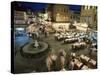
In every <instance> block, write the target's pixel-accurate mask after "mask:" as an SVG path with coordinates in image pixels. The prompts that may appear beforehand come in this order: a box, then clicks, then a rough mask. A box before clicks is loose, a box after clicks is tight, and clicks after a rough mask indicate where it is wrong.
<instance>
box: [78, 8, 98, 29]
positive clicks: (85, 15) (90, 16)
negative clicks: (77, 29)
mask: <svg viewBox="0 0 100 75" xmlns="http://www.w3.org/2000/svg"><path fill="white" fill-rule="evenodd" d="M80 22H82V23H87V24H88V26H89V27H90V28H94V27H96V26H97V7H96V6H82V7H81V16H80Z"/></svg>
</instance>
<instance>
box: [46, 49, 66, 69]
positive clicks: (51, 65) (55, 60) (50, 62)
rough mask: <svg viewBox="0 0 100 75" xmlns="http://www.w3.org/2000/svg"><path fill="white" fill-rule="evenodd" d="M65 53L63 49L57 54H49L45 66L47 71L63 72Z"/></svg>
mask: <svg viewBox="0 0 100 75" xmlns="http://www.w3.org/2000/svg"><path fill="white" fill-rule="evenodd" d="M65 62H66V52H65V50H64V49H60V50H59V51H58V54H54V53H53V52H52V51H51V52H49V54H48V57H47V59H46V66H47V69H48V71H60V70H65Z"/></svg>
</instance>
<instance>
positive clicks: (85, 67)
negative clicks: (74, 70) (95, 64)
mask: <svg viewBox="0 0 100 75" xmlns="http://www.w3.org/2000/svg"><path fill="white" fill-rule="evenodd" d="M81 69H82V70H87V69H89V68H88V66H86V65H84V66H83V67H82V68H81Z"/></svg>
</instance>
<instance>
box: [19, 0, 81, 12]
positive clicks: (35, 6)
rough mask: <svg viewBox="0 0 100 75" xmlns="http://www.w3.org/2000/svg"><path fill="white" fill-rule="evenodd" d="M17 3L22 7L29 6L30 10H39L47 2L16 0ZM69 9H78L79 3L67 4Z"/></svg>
mask: <svg viewBox="0 0 100 75" xmlns="http://www.w3.org/2000/svg"><path fill="white" fill-rule="evenodd" d="M18 5H19V6H21V7H24V8H31V9H32V10H41V9H44V8H45V7H46V6H47V4H46V3H32V2H18ZM68 6H69V10H72V11H80V8H81V6H80V5H68Z"/></svg>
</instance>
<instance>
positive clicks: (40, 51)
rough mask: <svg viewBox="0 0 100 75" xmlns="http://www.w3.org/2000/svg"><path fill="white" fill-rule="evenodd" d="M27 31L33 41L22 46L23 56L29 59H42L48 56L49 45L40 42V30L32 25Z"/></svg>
mask: <svg viewBox="0 0 100 75" xmlns="http://www.w3.org/2000/svg"><path fill="white" fill-rule="evenodd" d="M27 30H28V32H29V33H30V34H31V38H32V39H33V41H31V42H28V43H26V44H25V45H23V46H22V48H21V51H20V53H21V55H22V56H24V57H28V58H35V57H39V58H40V57H42V56H44V55H46V54H47V53H48V51H49V47H48V44H47V43H45V42H43V41H39V40H38V38H39V33H38V28H36V27H35V25H30V26H29V27H28V28H27Z"/></svg>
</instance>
